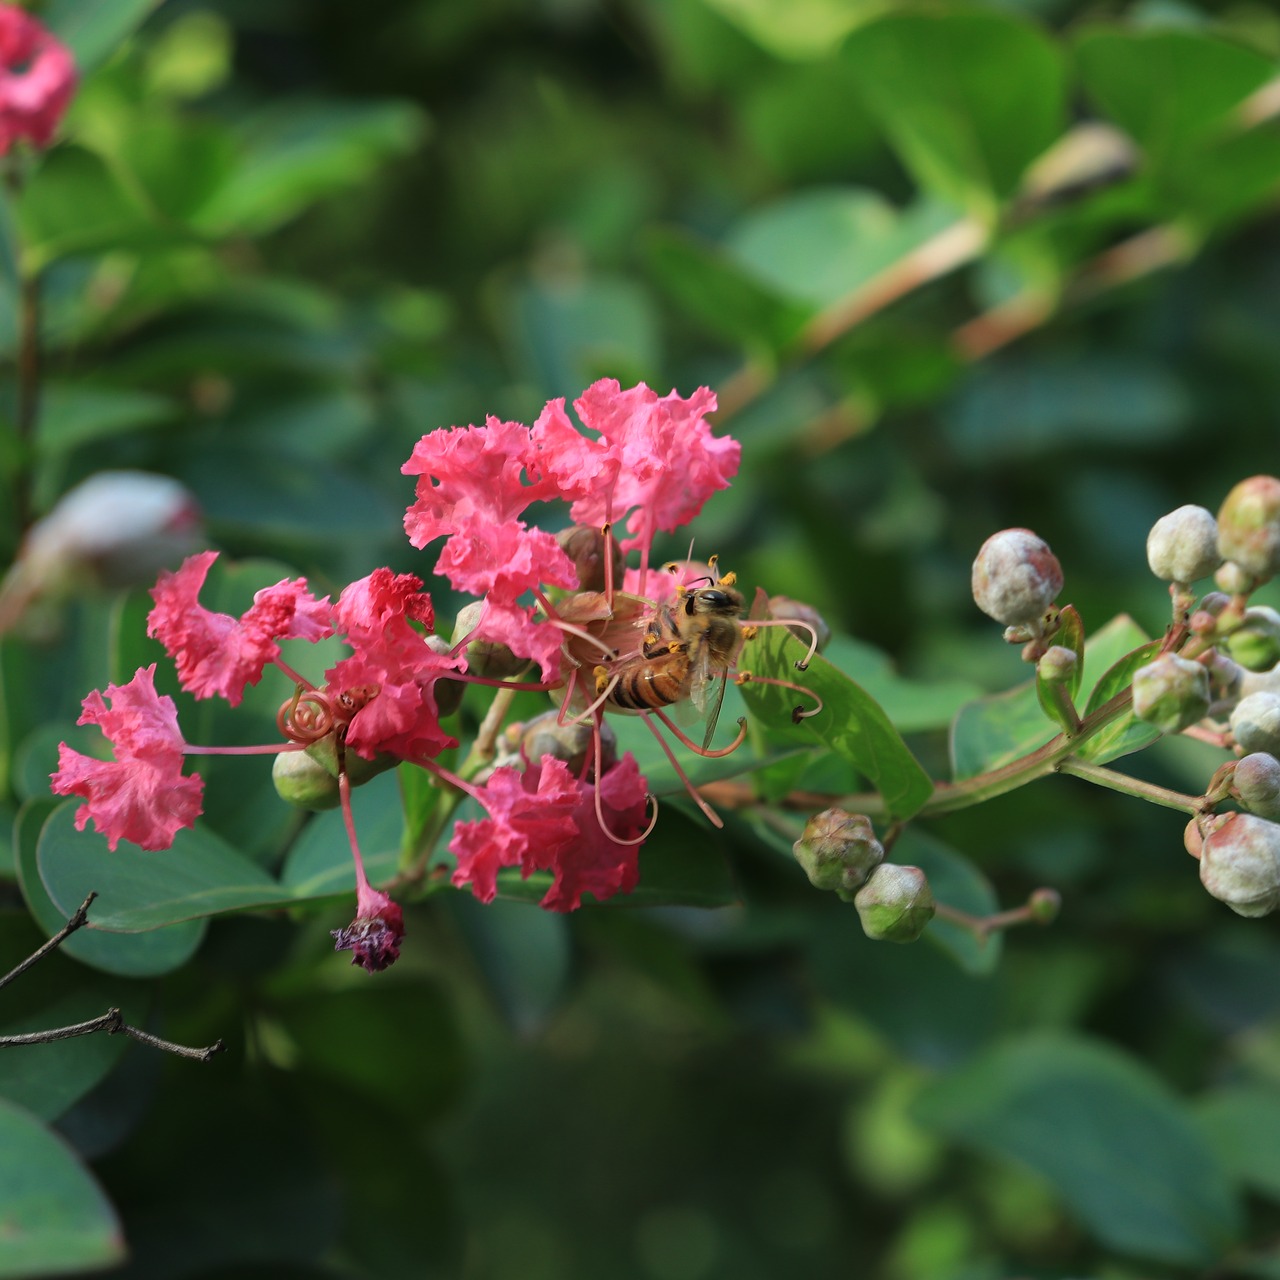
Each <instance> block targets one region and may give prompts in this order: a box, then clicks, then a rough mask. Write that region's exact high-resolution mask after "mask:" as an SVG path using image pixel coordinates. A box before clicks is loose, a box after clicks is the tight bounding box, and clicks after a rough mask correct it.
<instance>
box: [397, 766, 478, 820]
mask: <svg viewBox="0 0 1280 1280" xmlns="http://www.w3.org/2000/svg"><path fill="white" fill-rule="evenodd" d="M413 763H414V764H418V765H421V766H422V767H423V768H424V769H426V770H427V771H428V772H429V773H434V774H435V775H436V777H437V778H439V779H440V780H441V781H442V782H447V783H448V784H449V785H450V786H451V787H456V788H457V789H458V790H459V791H461V792H462V794H463V795H465V796H470V797H471V798H472V799H473V800H474V801H475V802H476V803H477V804H478V805H480V806H481V807H482V808H483V809H484V811H485V812H486V813H488V812H489V806H488V805H487V804H485V802H484V792H483V791H482V790H481V789H480V788H479V787H477V786H475V785H473V784H472V783H470V782H468V781H467V780H466V779H465V778H460V777H458V775H457V774H456V773H454V772H453V771H452V770H451V769H446V768H445V767H444V765H442V764H437V763H436V761H434V760H430V759H428V758H427V757H426V756H417V757H415V759H414V761H413ZM490 816H492V815H490Z"/></svg>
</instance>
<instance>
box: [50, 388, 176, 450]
mask: <svg viewBox="0 0 1280 1280" xmlns="http://www.w3.org/2000/svg"><path fill="white" fill-rule="evenodd" d="M178 415H179V409H178V406H177V405H176V404H175V403H174V402H173V401H172V400H169V399H168V398H167V397H165V396H158V395H155V394H153V393H152V392H148V391H128V390H123V389H121V388H118V387H95V386H91V385H89V384H86V383H83V382H77V383H66V382H48V383H46V384H45V386H44V388H43V389H42V390H41V393H40V423H39V428H38V430H37V433H36V443H37V446H38V447H39V449H40V450H41V451H42V452H43V453H46V454H54V453H66V452H68V451H69V450H72V449H79V448H81V447H82V446H84V445H86V444H90V443H91V442H93V441H94V440H100V439H109V438H111V437H113V436H121V435H124V434H125V433H127V432H130V431H138V430H141V429H142V428H144V427H154V426H158V425H159V424H161V423H164V422H172V421H174V419H176V418H177V417H178Z"/></svg>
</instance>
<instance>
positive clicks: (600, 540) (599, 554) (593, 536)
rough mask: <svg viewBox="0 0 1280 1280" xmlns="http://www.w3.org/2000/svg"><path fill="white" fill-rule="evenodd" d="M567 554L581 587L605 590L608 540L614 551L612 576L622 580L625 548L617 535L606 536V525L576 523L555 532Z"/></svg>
mask: <svg viewBox="0 0 1280 1280" xmlns="http://www.w3.org/2000/svg"><path fill="white" fill-rule="evenodd" d="M556 541H557V542H558V543H559V544H560V546H561V549H562V550H563V551H564V553H565V555H567V556H568V557H569V559H570V560H572V561H573V567H574V569H575V570H577V574H578V589H579V590H580V591H603V590H604V589H605V574H604V564H605V560H604V556H605V543H606V542H607V543H608V544H609V546H610V547H611V548H612V551H613V580H614V582H621V581H622V568H623V559H622V549H621V548H620V547H619V546H618V542H617V539H616V538H606V537H605V535H604V530H603V529H595V528H591V527H589V526H587V525H581V524H574V525H570V526H569V527H568V528H567V529H561V530H560V532H559V533H558V534H556Z"/></svg>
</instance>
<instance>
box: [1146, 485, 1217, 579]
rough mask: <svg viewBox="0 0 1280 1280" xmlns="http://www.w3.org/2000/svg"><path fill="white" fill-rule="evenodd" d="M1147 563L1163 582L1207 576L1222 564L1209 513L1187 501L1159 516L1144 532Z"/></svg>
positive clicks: (1214, 527)
mask: <svg viewBox="0 0 1280 1280" xmlns="http://www.w3.org/2000/svg"><path fill="white" fill-rule="evenodd" d="M1147 563H1148V564H1149V565H1150V566H1151V572H1152V573H1154V574H1155V575H1156V577H1157V578H1163V579H1164V580H1165V581H1166V582H1198V581H1199V580H1200V579H1201V578H1207V577H1208V576H1209V575H1210V574H1211V573H1212V572H1213V571H1214V570H1215V569H1216V568H1217V567H1218V566H1219V565H1220V564H1221V563H1222V557H1221V556H1220V555H1219V554H1218V522H1217V521H1216V520H1215V519H1214V518H1213V515H1212V513H1211V512H1208V511H1206V510H1205V509H1204V508H1203V507H1197V506H1192V505H1190V504H1188V505H1187V506H1185V507H1179V508H1178V509H1177V510H1176V511H1170V512H1169V514H1168V515H1167V516H1161V517H1160V519H1159V520H1157V521H1156V522H1155V524H1154V525H1153V526H1152V528H1151V532H1150V533H1149V534H1148V535H1147Z"/></svg>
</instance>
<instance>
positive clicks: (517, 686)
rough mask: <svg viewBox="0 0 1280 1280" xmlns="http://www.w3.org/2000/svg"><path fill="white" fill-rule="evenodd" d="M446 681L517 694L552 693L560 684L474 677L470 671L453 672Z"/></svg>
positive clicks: (444, 677) (446, 677) (445, 677)
mask: <svg viewBox="0 0 1280 1280" xmlns="http://www.w3.org/2000/svg"><path fill="white" fill-rule="evenodd" d="M442 679H445V680H457V681H459V682H460V683H462V684H485V685H488V686H489V688H491V689H514V690H515V691H516V692H517V693H550V691H551V690H552V689H558V688H560V686H559V685H558V684H545V683H541V682H540V683H537V684H535V683H534V682H533V681H531V680H495V679H494V678H493V677H492V676H474V675H472V674H471V672H469V671H458V672H451V673H450V674H449V675H447V676H443V677H442Z"/></svg>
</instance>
